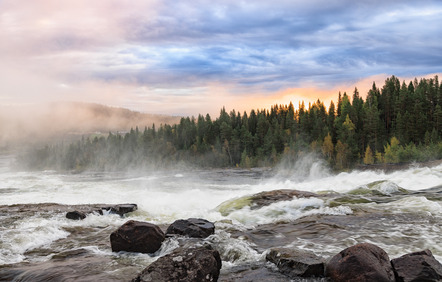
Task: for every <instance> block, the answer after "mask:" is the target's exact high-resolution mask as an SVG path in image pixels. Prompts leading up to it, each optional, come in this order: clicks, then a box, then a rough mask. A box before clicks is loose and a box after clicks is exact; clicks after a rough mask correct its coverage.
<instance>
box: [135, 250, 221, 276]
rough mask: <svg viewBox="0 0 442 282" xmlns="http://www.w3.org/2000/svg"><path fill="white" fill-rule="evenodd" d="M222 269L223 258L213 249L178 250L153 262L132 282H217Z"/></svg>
mask: <svg viewBox="0 0 442 282" xmlns="http://www.w3.org/2000/svg"><path fill="white" fill-rule="evenodd" d="M220 269H221V258H220V256H219V253H218V251H216V250H214V249H212V247H210V246H205V247H194V248H188V249H184V248H178V249H176V250H175V251H173V252H172V253H171V254H168V255H165V256H163V257H160V258H159V259H158V260H156V261H155V262H153V263H152V264H151V265H149V266H148V267H147V268H146V269H144V270H143V271H142V272H141V273H140V275H138V276H137V277H136V278H135V279H133V280H132V281H133V282H144V281H158V282H160V281H182V282H186V281H217V280H218V276H219V272H220Z"/></svg>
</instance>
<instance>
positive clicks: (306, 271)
mask: <svg viewBox="0 0 442 282" xmlns="http://www.w3.org/2000/svg"><path fill="white" fill-rule="evenodd" d="M266 259H267V260H268V261H270V262H273V263H274V264H276V266H277V267H278V268H279V270H280V271H281V272H282V273H283V274H285V275H287V276H289V277H291V278H297V277H324V269H325V263H324V260H323V259H322V258H321V257H318V256H316V255H315V254H313V253H310V252H306V251H300V250H296V249H289V248H275V249H271V250H270V252H269V253H268V254H267V255H266Z"/></svg>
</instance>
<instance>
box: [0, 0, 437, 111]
mask: <svg viewBox="0 0 442 282" xmlns="http://www.w3.org/2000/svg"><path fill="white" fill-rule="evenodd" d="M441 38H442V1H426V0H421V1H388V0H384V1H377V0H372V1H370V0H368V1H350V0H337V1H330V0H308V1H295V0H293V1H289V0H273V1H261V0H253V1H240V0H235V1H233V0H232V1H227V0H226V1H203V0H192V1H185V0H184V1H176V0H175V1H172V0H170V1H169V0H163V1H156V0H143V1H141V0H94V1H89V0H88V1H85V0H72V1H70V0H69V1H68V0H66V1H59V0H33V1H23V0H0V105H16V104H32V103H42V102H52V101H82V102H91V103H99V104H104V105H109V106H114V107H124V108H128V109H132V110H136V111H141V112H146V113H157V114H167V115H186V116H187V115H194V116H196V115H198V114H199V113H201V114H206V113H210V114H212V115H217V114H219V110H220V109H221V107H223V106H225V107H226V109H227V110H232V109H235V110H237V111H250V110H251V109H252V108H254V109H258V108H269V107H270V106H271V105H274V104H288V103H289V102H290V101H292V102H293V103H294V104H295V105H297V104H298V103H299V101H300V100H304V101H306V103H307V102H310V101H315V100H317V99H321V100H322V101H324V102H325V104H326V106H327V105H328V103H329V101H330V100H331V99H333V100H335V101H336V99H337V95H338V92H339V91H342V92H344V91H347V92H350V93H351V92H352V91H353V90H354V88H355V87H358V89H359V91H360V93H361V95H362V96H364V94H366V91H367V89H368V88H370V87H371V85H372V83H373V81H375V82H376V83H377V84H378V85H379V86H382V85H383V83H384V81H385V79H386V78H387V77H389V76H391V75H396V76H397V77H399V78H400V79H401V80H405V81H407V82H408V81H409V80H411V79H414V77H418V78H420V77H432V76H434V75H435V74H440V73H441V72H442V43H441V42H442V41H441Z"/></svg>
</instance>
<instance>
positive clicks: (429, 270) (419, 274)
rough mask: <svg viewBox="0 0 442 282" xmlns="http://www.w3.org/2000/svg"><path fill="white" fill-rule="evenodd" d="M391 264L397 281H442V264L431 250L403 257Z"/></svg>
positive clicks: (393, 260)
mask: <svg viewBox="0 0 442 282" xmlns="http://www.w3.org/2000/svg"><path fill="white" fill-rule="evenodd" d="M391 264H392V265H393V269H394V272H395V275H396V278H397V281H403V282H409V281H442V264H441V263H440V262H439V261H437V260H436V259H435V258H434V256H433V254H432V253H431V251H430V250H424V251H421V252H415V253H410V254H406V255H403V256H401V257H399V258H396V259H392V260H391Z"/></svg>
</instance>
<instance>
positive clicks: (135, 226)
mask: <svg viewBox="0 0 442 282" xmlns="http://www.w3.org/2000/svg"><path fill="white" fill-rule="evenodd" d="M164 239H165V236H164V233H163V231H161V229H160V228H159V227H158V226H156V225H155V224H151V223H148V222H141V221H134V220H129V221H128V222H126V223H125V224H123V225H122V226H121V227H120V228H118V230H116V231H114V232H112V234H111V235H110V241H111V247H112V251H113V252H119V251H126V252H138V253H154V252H156V251H157V250H158V249H159V248H160V247H161V243H162V242H163V241H164Z"/></svg>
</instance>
